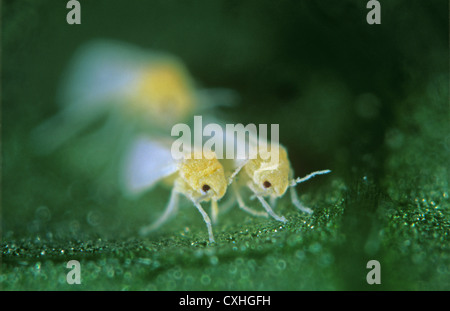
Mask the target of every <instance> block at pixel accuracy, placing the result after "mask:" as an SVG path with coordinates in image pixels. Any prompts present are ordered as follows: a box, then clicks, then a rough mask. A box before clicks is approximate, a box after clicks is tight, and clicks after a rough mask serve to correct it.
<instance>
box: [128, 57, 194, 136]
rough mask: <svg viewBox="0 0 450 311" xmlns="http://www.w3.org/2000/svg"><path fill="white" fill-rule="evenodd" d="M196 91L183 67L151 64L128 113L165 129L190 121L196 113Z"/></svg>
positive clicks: (162, 62)
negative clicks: (185, 120) (190, 117)
mask: <svg viewBox="0 0 450 311" xmlns="http://www.w3.org/2000/svg"><path fill="white" fill-rule="evenodd" d="M196 101H197V99H196V95H195V89H194V86H193V82H192V81H191V79H190V77H189V74H188V73H187V72H186V70H185V69H184V68H183V66H182V65H181V64H177V63H176V62H174V61H170V60H166V61H160V62H156V63H153V64H151V65H150V66H148V68H147V69H146V70H144V71H143V72H142V74H141V78H140V79H139V83H138V84H137V85H136V87H135V90H134V91H133V92H132V95H131V97H130V100H129V105H127V106H126V110H127V113H128V114H130V115H132V116H137V117H138V118H145V119H147V121H148V120H150V121H152V123H154V124H157V125H158V126H161V127H166V126H168V125H170V126H172V125H173V124H175V123H177V122H179V121H181V120H184V119H186V118H187V117H188V116H189V115H191V114H192V113H193V111H194V110H195V103H196Z"/></svg>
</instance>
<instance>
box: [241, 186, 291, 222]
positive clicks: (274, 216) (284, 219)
mask: <svg viewBox="0 0 450 311" xmlns="http://www.w3.org/2000/svg"><path fill="white" fill-rule="evenodd" d="M247 185H248V186H249V188H250V189H251V190H252V191H253V192H254V194H255V196H256V197H257V198H258V200H259V202H261V204H262V205H263V206H264V208H265V209H266V211H267V213H269V215H270V216H272V217H273V218H275V219H276V220H278V221H281V222H283V223H286V218H285V217H284V216H278V215H277V214H275V212H274V211H273V209H272V208H271V207H270V205H269V203H267V202H266V200H264V198H263V197H262V196H261V195H259V194H258V193H257V192H256V189H254V188H253V185H252V184H251V182H249V183H248V184H247Z"/></svg>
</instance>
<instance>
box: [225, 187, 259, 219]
mask: <svg viewBox="0 0 450 311" xmlns="http://www.w3.org/2000/svg"><path fill="white" fill-rule="evenodd" d="M232 186H233V191H234V195H235V196H236V200H237V202H238V205H239V207H240V208H241V209H242V210H244V211H246V212H247V213H249V214H252V215H253V216H264V217H267V216H268V215H267V213H266V212H260V211H255V210H254V209H251V208H249V207H247V206H246V205H245V202H244V200H243V199H242V197H241V194H240V193H239V189H238V187H237V186H236V184H233V185H232Z"/></svg>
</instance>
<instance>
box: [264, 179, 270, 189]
mask: <svg viewBox="0 0 450 311" xmlns="http://www.w3.org/2000/svg"><path fill="white" fill-rule="evenodd" d="M263 186H264V188H270V187H271V186H272V184H271V183H270V182H268V181H267V180H266V181H265V182H263Z"/></svg>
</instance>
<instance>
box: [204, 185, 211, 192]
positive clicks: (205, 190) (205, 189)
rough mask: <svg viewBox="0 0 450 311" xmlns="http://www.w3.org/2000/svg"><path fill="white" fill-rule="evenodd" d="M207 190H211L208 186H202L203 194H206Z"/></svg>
mask: <svg viewBox="0 0 450 311" xmlns="http://www.w3.org/2000/svg"><path fill="white" fill-rule="evenodd" d="M209 189H211V187H210V186H208V185H203V187H202V190H203V192H208V190H209Z"/></svg>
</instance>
